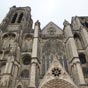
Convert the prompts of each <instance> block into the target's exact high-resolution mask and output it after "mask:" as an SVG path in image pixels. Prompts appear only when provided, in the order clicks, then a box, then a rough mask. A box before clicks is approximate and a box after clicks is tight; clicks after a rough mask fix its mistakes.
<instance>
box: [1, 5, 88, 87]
mask: <svg viewBox="0 0 88 88" xmlns="http://www.w3.org/2000/svg"><path fill="white" fill-rule="evenodd" d="M63 25H64V27H63V29H61V28H60V27H58V26H57V25H56V24H55V23H53V22H50V23H48V24H47V25H46V26H45V27H44V28H43V29H41V27H40V22H39V21H36V22H35V24H34V27H33V20H32V18H31V8H30V7H16V6H13V7H11V8H10V10H9V12H8V14H7V15H6V17H5V18H4V19H3V21H2V23H1V24H0V88H88V17H78V16H75V17H72V20H71V23H69V22H68V21H66V20H65V21H64V23H63Z"/></svg>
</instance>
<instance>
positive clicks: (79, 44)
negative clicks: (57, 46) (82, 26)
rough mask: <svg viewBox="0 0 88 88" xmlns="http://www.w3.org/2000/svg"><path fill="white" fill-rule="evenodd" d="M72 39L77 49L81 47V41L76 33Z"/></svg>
mask: <svg viewBox="0 0 88 88" xmlns="http://www.w3.org/2000/svg"><path fill="white" fill-rule="evenodd" d="M74 40H75V44H76V47H77V49H83V43H82V40H81V38H80V36H79V34H78V33H75V34H74Z"/></svg>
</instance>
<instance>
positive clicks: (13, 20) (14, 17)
mask: <svg viewBox="0 0 88 88" xmlns="http://www.w3.org/2000/svg"><path fill="white" fill-rule="evenodd" d="M16 18H17V13H15V14H14V16H13V18H12V21H11V23H15V21H16Z"/></svg>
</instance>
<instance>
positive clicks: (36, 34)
mask: <svg viewBox="0 0 88 88" xmlns="http://www.w3.org/2000/svg"><path fill="white" fill-rule="evenodd" d="M39 30H40V23H39V21H37V22H36V23H35V28H34V39H33V47H32V61H31V71H30V85H29V87H30V88H36V68H37V67H36V66H37V65H38V62H39V60H38V59H39V57H38V45H39V44H38V43H39Z"/></svg>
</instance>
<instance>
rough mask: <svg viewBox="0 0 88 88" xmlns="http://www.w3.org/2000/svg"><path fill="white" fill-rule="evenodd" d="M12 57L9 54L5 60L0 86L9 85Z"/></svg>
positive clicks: (0, 87) (1, 87)
mask: <svg viewBox="0 0 88 88" xmlns="http://www.w3.org/2000/svg"><path fill="white" fill-rule="evenodd" d="M13 62H14V57H13V56H9V57H8V59H7V62H6V66H5V70H4V73H3V76H2V78H1V82H0V88H3V87H6V88H8V87H9V86H10V85H11V82H12V81H11V80H12V69H13Z"/></svg>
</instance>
